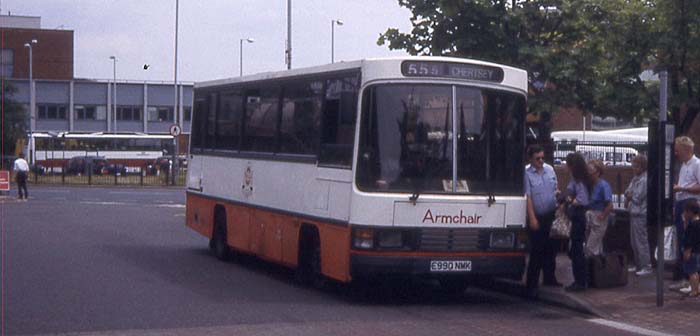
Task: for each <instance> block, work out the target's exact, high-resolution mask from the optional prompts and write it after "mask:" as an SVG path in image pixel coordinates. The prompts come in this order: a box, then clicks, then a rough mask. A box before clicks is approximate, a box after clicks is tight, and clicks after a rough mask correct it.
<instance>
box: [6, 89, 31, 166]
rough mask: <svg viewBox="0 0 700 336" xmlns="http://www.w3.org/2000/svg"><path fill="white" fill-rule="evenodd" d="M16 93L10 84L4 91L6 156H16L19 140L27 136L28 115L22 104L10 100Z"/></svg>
mask: <svg viewBox="0 0 700 336" xmlns="http://www.w3.org/2000/svg"><path fill="white" fill-rule="evenodd" d="M16 91H17V89H16V88H15V87H13V86H11V85H9V84H5V87H3V90H2V115H3V118H2V152H3V154H5V155H12V154H14V152H15V145H16V144H17V140H19V139H23V138H25V137H26V134H27V132H26V130H27V119H28V118H27V113H26V112H25V110H24V107H23V106H22V105H21V104H19V103H18V102H16V101H15V100H14V99H12V98H10V97H11V96H12V94H14V93H15V92H16Z"/></svg>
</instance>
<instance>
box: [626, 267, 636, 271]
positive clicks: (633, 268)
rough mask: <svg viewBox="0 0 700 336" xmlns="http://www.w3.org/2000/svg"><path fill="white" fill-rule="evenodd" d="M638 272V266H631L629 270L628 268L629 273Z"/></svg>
mask: <svg viewBox="0 0 700 336" xmlns="http://www.w3.org/2000/svg"><path fill="white" fill-rule="evenodd" d="M636 271H637V267H636V266H630V267H629V268H627V272H636Z"/></svg>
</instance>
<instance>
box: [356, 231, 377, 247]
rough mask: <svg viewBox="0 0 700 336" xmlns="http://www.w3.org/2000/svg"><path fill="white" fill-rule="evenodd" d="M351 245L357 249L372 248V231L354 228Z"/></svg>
mask: <svg viewBox="0 0 700 336" xmlns="http://www.w3.org/2000/svg"><path fill="white" fill-rule="evenodd" d="M352 246H353V247H355V248H359V249H371V248H373V247H374V232H373V231H372V229H355V230H354V231H353V237H352Z"/></svg>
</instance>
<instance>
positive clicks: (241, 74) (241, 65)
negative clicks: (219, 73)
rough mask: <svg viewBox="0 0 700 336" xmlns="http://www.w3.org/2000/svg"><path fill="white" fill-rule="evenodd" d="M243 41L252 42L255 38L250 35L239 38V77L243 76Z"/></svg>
mask: <svg viewBox="0 0 700 336" xmlns="http://www.w3.org/2000/svg"><path fill="white" fill-rule="evenodd" d="M243 41H245V42H248V43H253V42H255V39H254V38H252V37H249V38H244V39H241V50H240V51H241V53H240V54H241V57H240V65H239V70H240V75H239V76H241V77H242V76H243Z"/></svg>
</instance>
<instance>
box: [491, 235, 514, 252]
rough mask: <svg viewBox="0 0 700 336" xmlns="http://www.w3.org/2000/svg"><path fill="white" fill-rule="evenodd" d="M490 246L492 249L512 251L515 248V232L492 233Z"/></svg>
mask: <svg viewBox="0 0 700 336" xmlns="http://www.w3.org/2000/svg"><path fill="white" fill-rule="evenodd" d="M489 246H490V247H491V248H501V249H511V248H513V247H514V246H515V234H514V233H513V232H491V239H490V241H489Z"/></svg>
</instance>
